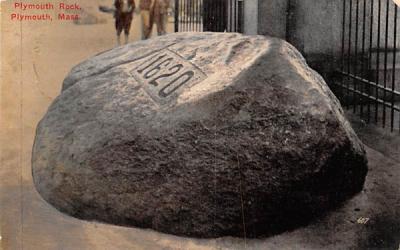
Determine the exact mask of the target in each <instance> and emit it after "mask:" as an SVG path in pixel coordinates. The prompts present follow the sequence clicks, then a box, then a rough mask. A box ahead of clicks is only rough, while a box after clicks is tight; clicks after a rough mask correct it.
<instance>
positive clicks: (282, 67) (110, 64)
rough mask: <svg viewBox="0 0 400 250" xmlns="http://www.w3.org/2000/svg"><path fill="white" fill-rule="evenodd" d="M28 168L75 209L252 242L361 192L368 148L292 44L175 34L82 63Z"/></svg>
mask: <svg viewBox="0 0 400 250" xmlns="http://www.w3.org/2000/svg"><path fill="white" fill-rule="evenodd" d="M32 165H33V177H34V181H35V185H36V187H37V190H38V191H39V192H40V194H41V195H42V196H43V198H44V199H45V200H47V201H48V202H49V203H51V204H52V205H54V206H55V207H56V208H58V209H59V210H61V211H63V212H66V213H68V214H71V215H73V216H76V217H79V218H84V219H90V220H100V221H105V222H110V223H115V224H120V225H130V226H138V227H144V228H152V229H155V230H159V231H162V232H167V233H172V234H178V235H187V236H197V237H217V236H224V235H233V236H243V235H244V234H246V236H247V237H257V236H262V235H268V234H271V233H276V232H279V231H282V230H286V229H290V228H291V227H293V226H297V225H301V224H303V223H306V222H307V221H308V220H309V219H310V218H313V217H315V216H316V215H318V214H320V213H321V212H323V211H325V210H326V209H328V208H331V207H333V206H335V205H337V204H339V203H340V202H341V201H343V200H345V199H346V198H348V197H350V196H351V195H353V194H355V193H356V192H358V191H360V190H361V189H362V186H363V183H364V178H365V175H366V173H367V162H366V158H365V153H364V150H363V147H362V145H361V143H360V141H359V140H358V138H357V137H356V135H355V134H354V132H353V130H352V129H351V127H350V126H349V124H348V122H347V121H346V120H345V118H344V116H343V112H342V110H341V108H340V105H339V103H338V101H337V99H336V98H335V97H334V96H333V95H332V93H331V92H330V90H329V89H328V87H327V85H326V84H325V83H324V81H323V79H321V77H320V76H319V75H318V74H316V73H315V72H313V71H312V70H311V69H310V68H308V66H307V65H306V63H305V61H304V59H303V58H302V56H301V55H300V54H299V53H298V52H297V51H296V50H295V49H294V48H293V47H292V46H291V45H289V44H287V43H285V42H284V41H281V40H278V39H274V38H265V37H261V36H257V37H248V36H242V35H239V34H212V33H202V34H190V33H184V34H172V35H167V36H163V37H160V38H157V39H152V40H149V41H145V42H137V43H134V44H130V45H127V46H124V47H119V48H116V49H113V50H110V51H107V52H104V53H102V54H99V55H97V56H95V57H93V58H91V59H89V60H87V61H85V62H83V63H82V64H80V65H78V66H76V67H75V68H74V69H73V70H72V72H71V73H70V74H69V76H68V77H67V78H66V79H65V81H64V85H63V92H62V93H61V95H60V96H59V97H58V98H57V99H56V100H55V101H54V103H53V104H52V105H51V106H50V108H49V110H48V112H47V114H46V115H45V117H44V118H43V119H42V121H41V122H40V124H39V126H38V128H37V134H36V140H35V145H34V148H33V159H32Z"/></svg>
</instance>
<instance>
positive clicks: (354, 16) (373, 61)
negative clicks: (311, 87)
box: [335, 0, 400, 131]
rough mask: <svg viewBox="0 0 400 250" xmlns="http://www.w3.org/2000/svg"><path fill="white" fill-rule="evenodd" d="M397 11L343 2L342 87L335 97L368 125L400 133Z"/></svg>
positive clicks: (387, 1)
mask: <svg viewBox="0 0 400 250" xmlns="http://www.w3.org/2000/svg"><path fill="white" fill-rule="evenodd" d="M398 18H399V15H398V6H396V4H395V3H394V2H393V1H392V0H343V20H342V45H341V53H342V59H341V66H340V70H339V71H338V72H339V73H340V75H341V81H339V82H336V83H335V85H336V86H335V90H336V91H335V93H336V94H337V95H338V97H339V99H340V100H341V101H342V103H343V104H344V106H345V107H347V108H348V109H350V108H352V109H353V112H355V113H359V115H360V116H361V118H362V119H363V120H364V121H366V122H367V123H369V122H371V121H373V122H375V123H379V124H381V125H382V126H383V127H387V126H390V129H391V130H392V131H393V130H394V129H397V128H398V129H399V131H400V62H399V59H398V58H399V57H400V50H399V48H400V46H399V41H400V39H399V38H398V34H399V32H398Z"/></svg>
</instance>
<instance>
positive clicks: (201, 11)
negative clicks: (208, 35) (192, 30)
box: [199, 0, 204, 31]
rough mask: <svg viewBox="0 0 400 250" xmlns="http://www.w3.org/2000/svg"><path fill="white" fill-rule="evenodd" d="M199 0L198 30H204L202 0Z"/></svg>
mask: <svg viewBox="0 0 400 250" xmlns="http://www.w3.org/2000/svg"><path fill="white" fill-rule="evenodd" d="M199 1H200V7H199V9H200V31H204V4H203V1H204V0H199Z"/></svg>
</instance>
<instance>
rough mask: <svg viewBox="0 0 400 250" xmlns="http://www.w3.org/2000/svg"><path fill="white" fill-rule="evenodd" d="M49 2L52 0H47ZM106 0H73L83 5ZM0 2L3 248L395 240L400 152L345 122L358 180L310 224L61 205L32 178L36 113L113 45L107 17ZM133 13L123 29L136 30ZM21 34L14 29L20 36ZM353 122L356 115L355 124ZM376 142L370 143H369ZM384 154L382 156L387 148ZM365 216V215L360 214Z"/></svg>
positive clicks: (392, 139) (322, 245)
mask: <svg viewBox="0 0 400 250" xmlns="http://www.w3.org/2000/svg"><path fill="white" fill-rule="evenodd" d="M54 2H57V1H54ZM108 2H110V1H106V0H85V1H82V3H84V4H85V5H86V7H87V8H88V9H92V10H93V8H95V7H96V6H97V4H98V3H102V4H107V3H108ZM7 4H9V2H7V3H5V5H4V3H3V4H2V9H1V13H2V34H3V36H2V37H1V39H2V42H1V48H2V51H1V52H2V57H1V59H2V70H1V74H2V81H1V89H0V97H1V100H0V101H1V106H0V107H1V109H0V111H1V113H0V119H1V129H0V133H1V134H0V140H1V148H0V154H1V155H0V157H1V158H0V160H1V161H0V166H1V168H0V180H1V182H0V233H1V236H2V240H1V245H0V246H1V247H2V248H3V249H5V250H8V249H12V250H13V249H38V250H42V249H74V250H75V249H185V250H186V249H246V248H247V249H368V248H369V249H398V248H399V243H400V233H399V232H400V195H399V190H400V181H399V180H400V163H399V162H400V157H397V156H396V154H398V152H400V150H399V145H400V142H399V140H398V138H399V137H398V136H397V135H396V136H397V137H396V136H394V134H387V133H386V132H385V131H382V130H380V129H376V128H375V127H373V126H365V125H364V124H363V123H357V119H355V118H354V119H353V116H350V118H351V119H352V120H354V124H355V126H356V128H357V131H358V132H359V134H360V137H361V138H363V139H364V141H365V143H366V144H367V145H369V147H367V152H368V158H369V166H370V172H369V175H368V178H367V182H366V185H365V189H364V190H363V191H362V192H361V193H360V194H358V195H357V196H355V197H354V198H353V199H351V200H349V201H348V202H346V203H345V204H343V205H342V206H340V207H339V208H338V209H336V210H335V211H332V212H329V213H327V214H326V215H325V216H323V217H321V218H317V219H316V220H315V221H313V222H312V223H311V224H310V225H308V226H307V227H304V228H299V229H297V230H294V231H292V232H287V233H284V234H281V235H278V236H275V237H270V238H266V239H257V240H249V239H247V240H245V239H237V238H229V237H228V238H221V239H214V240H199V239H189V238H181V237H175V236H171V235H165V234H159V233H157V232H154V231H151V230H141V229H135V228H125V227H117V226H112V225H105V224H102V223H97V222H87V221H81V220H77V219H74V218H72V217H69V216H67V215H64V214H61V213H60V212H58V211H57V210H55V209H54V208H53V207H51V206H50V205H48V204H47V203H46V202H44V201H43V200H42V199H41V197H40V196H39V195H38V193H37V192H36V190H35V188H34V187H33V184H32V177H31V170H30V154H31V147H32V143H33V139H34V131H35V128H36V124H37V122H38V121H39V120H40V118H41V117H42V116H43V114H44V113H45V112H46V109H47V107H48V106H49V104H50V102H51V101H52V100H53V99H54V98H55V97H56V96H57V95H58V93H59V91H60V87H61V82H62V79H63V78H64V76H65V75H66V74H67V73H68V71H69V70H70V68H71V66H73V65H75V64H77V63H78V62H80V61H82V60H84V59H85V58H87V57H88V56H91V55H93V54H96V53H98V52H100V51H103V50H105V49H109V48H111V47H113V46H114V44H115V38H114V29H113V24H112V18H111V17H110V16H107V15H103V16H102V17H104V18H105V19H106V22H105V23H102V24H96V25H74V24H72V23H70V22H68V23H25V24H22V25H20V24H19V23H13V22H10V21H9V20H8V16H7V15H8V14H9V13H10V9H9V8H8V7H9V5H8V6H7ZM139 23H140V22H139V19H138V18H136V19H135V23H134V28H133V32H132V38H133V39H137V38H138V37H139V30H138V29H137V28H135V27H138V25H139ZM21 34H22V36H21ZM357 124H358V125H357ZM372 148H375V149H376V150H375V149H372ZM385 155H387V156H390V157H387V156H385ZM363 223H365V224H363Z"/></svg>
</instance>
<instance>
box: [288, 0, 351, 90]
mask: <svg viewBox="0 0 400 250" xmlns="http://www.w3.org/2000/svg"><path fill="white" fill-rule="evenodd" d="M342 1H343V20H342V51H341V54H342V62H341V66H340V70H341V71H342V72H344V64H345V54H344V50H345V48H344V47H345V36H346V0H342ZM289 15H290V14H289ZM343 89H344V76H342V80H341V87H340V97H341V98H343V96H344V95H343Z"/></svg>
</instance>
